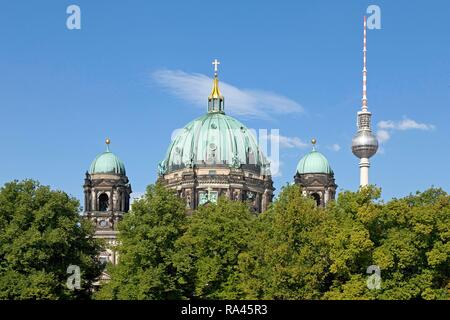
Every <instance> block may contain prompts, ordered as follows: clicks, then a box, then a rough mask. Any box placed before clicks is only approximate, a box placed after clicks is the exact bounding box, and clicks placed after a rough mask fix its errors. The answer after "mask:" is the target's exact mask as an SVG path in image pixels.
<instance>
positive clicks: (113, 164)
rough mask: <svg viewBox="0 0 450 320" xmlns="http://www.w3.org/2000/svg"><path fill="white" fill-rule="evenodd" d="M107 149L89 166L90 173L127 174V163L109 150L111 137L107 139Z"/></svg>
mask: <svg viewBox="0 0 450 320" xmlns="http://www.w3.org/2000/svg"><path fill="white" fill-rule="evenodd" d="M106 145H107V146H106V151H105V152H102V153H100V154H99V155H98V156H97V157H96V158H95V159H94V161H92V163H91V167H90V168H89V173H90V174H96V173H112V174H121V175H125V174H126V172H125V165H124V164H123V162H122V160H120V159H119V158H118V157H117V156H116V155H115V154H114V153H112V152H111V151H109V139H107V140H106Z"/></svg>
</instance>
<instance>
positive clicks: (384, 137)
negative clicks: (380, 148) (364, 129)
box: [377, 130, 391, 143]
mask: <svg viewBox="0 0 450 320" xmlns="http://www.w3.org/2000/svg"><path fill="white" fill-rule="evenodd" d="M390 138H391V135H390V134H389V132H388V131H386V130H378V131H377V139H378V141H379V142H380V143H383V142H385V141H388V140H389V139H390Z"/></svg>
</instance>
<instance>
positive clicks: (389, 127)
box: [377, 118, 436, 143]
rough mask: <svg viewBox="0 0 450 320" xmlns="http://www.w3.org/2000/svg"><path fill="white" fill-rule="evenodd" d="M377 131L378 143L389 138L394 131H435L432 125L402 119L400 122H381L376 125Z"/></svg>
mask: <svg viewBox="0 0 450 320" xmlns="http://www.w3.org/2000/svg"><path fill="white" fill-rule="evenodd" d="M377 126H378V128H379V130H378V132H377V138H378V141H379V142H380V143H384V142H386V141H388V140H389V139H390V138H391V135H392V132H394V131H406V130H423V131H430V130H434V129H436V126H435V125H433V124H427V123H419V122H417V121H415V120H412V119H408V118H404V119H403V120H400V121H393V120H382V121H380V122H378V124H377Z"/></svg>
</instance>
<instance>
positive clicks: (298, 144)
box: [259, 129, 309, 149]
mask: <svg viewBox="0 0 450 320" xmlns="http://www.w3.org/2000/svg"><path fill="white" fill-rule="evenodd" d="M259 137H260V138H261V139H267V140H269V141H270V143H271V144H272V145H273V144H274V143H279V146H280V148H286V149H293V148H297V149H303V148H306V147H308V146H309V144H308V143H306V142H304V141H303V140H302V139H300V138H298V137H287V136H283V135H281V134H279V132H278V129H276V130H271V133H270V134H267V132H265V131H263V130H261V131H260V132H259Z"/></svg>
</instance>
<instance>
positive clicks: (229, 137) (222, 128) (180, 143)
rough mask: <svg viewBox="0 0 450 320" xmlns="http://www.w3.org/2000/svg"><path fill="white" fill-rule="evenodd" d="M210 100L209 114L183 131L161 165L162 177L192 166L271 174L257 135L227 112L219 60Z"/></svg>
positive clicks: (171, 145)
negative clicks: (221, 88)
mask: <svg viewBox="0 0 450 320" xmlns="http://www.w3.org/2000/svg"><path fill="white" fill-rule="evenodd" d="M213 64H214V66H215V69H214V80H213V88H212V91H211V94H210V95H209V97H208V113H207V114H205V115H203V116H201V117H199V118H197V119H195V120H193V121H191V122H190V123H188V124H187V125H186V126H185V127H184V128H183V129H181V130H180V131H179V132H178V133H177V135H176V136H175V139H173V140H172V143H171V144H170V146H169V149H168V150H167V153H166V158H165V159H164V160H163V161H161V162H160V163H159V165H158V171H159V174H160V175H163V174H166V173H168V172H171V171H174V170H178V169H181V168H184V167H188V168H192V167H193V166H228V167H232V168H240V167H241V166H246V167H247V168H248V169H252V170H255V171H259V174H263V175H270V164H269V162H268V161H267V159H266V158H265V156H264V155H263V153H262V152H261V150H260V149H259V146H258V144H257V143H256V138H255V136H254V135H253V134H252V133H251V131H250V130H249V129H247V127H246V126H244V125H243V124H242V123H241V122H239V121H238V120H236V119H234V118H233V117H230V116H227V115H226V114H225V112H224V102H225V98H224V97H223V96H222V94H221V93H220V90H219V79H218V76H217V65H218V64H220V63H219V62H218V61H217V59H216V60H215V61H214V62H213Z"/></svg>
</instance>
